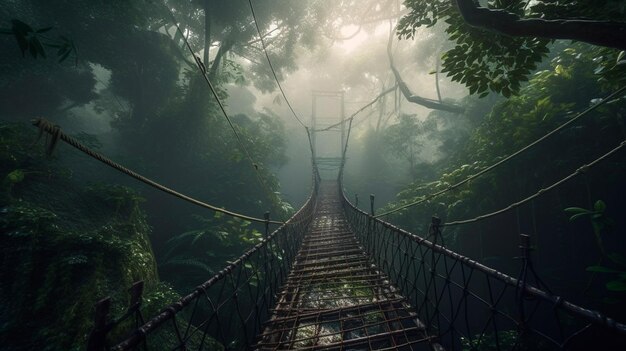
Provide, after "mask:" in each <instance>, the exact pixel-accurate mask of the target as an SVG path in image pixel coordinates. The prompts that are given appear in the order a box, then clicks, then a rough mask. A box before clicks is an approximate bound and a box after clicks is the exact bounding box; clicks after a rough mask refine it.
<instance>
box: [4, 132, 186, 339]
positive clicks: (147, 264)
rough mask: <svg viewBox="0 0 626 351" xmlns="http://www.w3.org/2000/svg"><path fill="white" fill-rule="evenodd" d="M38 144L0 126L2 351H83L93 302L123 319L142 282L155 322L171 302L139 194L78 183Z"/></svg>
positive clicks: (28, 136)
mask: <svg viewBox="0 0 626 351" xmlns="http://www.w3.org/2000/svg"><path fill="white" fill-rule="evenodd" d="M35 138H36V133H35V132H34V131H33V130H31V129H29V127H28V126H26V125H15V124H11V125H9V124H0V179H2V189H1V192H2V193H1V197H0V242H2V245H1V246H0V316H1V317H0V340H3V341H2V344H3V346H2V348H3V349H7V350H26V349H28V350H33V349H38V350H70V349H84V347H85V346H84V345H85V342H86V338H87V336H88V334H89V332H90V330H91V327H92V319H93V313H94V307H93V306H94V303H95V302H96V301H97V300H99V299H101V298H103V297H105V296H111V297H112V300H113V315H114V316H115V315H119V314H122V313H123V311H124V309H125V308H126V307H127V304H128V293H127V289H128V288H129V287H130V286H131V285H132V283H133V282H134V281H136V280H143V281H144V282H145V284H146V290H145V294H144V306H143V311H144V315H152V314H154V313H155V312H156V311H157V310H158V309H159V308H161V307H162V306H164V305H166V304H167V303H169V302H171V301H173V300H175V299H176V298H177V297H178V295H177V294H176V293H175V292H174V291H173V290H172V289H171V288H170V287H169V286H168V285H167V284H164V283H161V282H159V278H158V274H157V269H156V261H155V258H154V255H153V253H152V249H151V245H150V241H149V235H150V227H149V226H148V224H147V222H146V220H145V215H144V213H143V211H142V210H141V208H140V207H139V203H140V202H141V197H140V196H139V195H138V194H137V193H135V192H134V191H132V190H131V189H129V188H126V187H122V186H115V185H110V184H106V183H93V184H89V182H88V181H87V182H86V181H85V180H84V179H81V180H78V179H75V178H74V177H73V176H72V172H71V171H69V170H68V169H66V168H64V167H63V166H62V162H59V160H55V159H54V158H52V159H51V158H47V157H45V156H44V155H43V148H42V147H41V145H39V146H32V143H33V141H34V139H35ZM77 166H78V167H79V166H80V165H77Z"/></svg>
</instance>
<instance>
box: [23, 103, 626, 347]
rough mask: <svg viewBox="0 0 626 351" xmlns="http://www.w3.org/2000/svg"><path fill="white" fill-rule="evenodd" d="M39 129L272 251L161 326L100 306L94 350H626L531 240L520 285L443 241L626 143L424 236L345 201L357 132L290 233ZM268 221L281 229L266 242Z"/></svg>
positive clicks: (137, 294)
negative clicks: (255, 232)
mask: <svg viewBox="0 0 626 351" xmlns="http://www.w3.org/2000/svg"><path fill="white" fill-rule="evenodd" d="M604 101H608V99H606V100H604ZM348 122H349V123H350V126H351V125H352V123H351V122H352V119H350V120H348ZM34 124H35V125H36V126H37V127H38V128H39V129H40V133H41V134H43V133H46V135H47V136H50V137H51V138H50V139H49V140H48V142H49V143H48V151H49V152H51V151H52V148H54V145H55V144H57V143H58V141H59V140H61V141H63V142H65V143H67V144H69V145H71V146H73V147H74V148H76V149H78V150H80V151H82V152H84V153H86V154H87V155H89V156H91V157H93V158H95V159H97V160H99V161H101V162H103V163H105V164H106V165H108V166H110V167H113V168H115V169H117V170H118V171H120V172H123V173H125V174H127V175H129V176H131V177H133V178H135V179H137V180H139V181H142V182H144V183H146V184H148V185H151V186H153V187H154V188H156V189H158V190H160V191H164V192H167V193H169V194H171V195H173V196H176V197H179V198H181V199H183V200H185V201H188V202H191V203H194V204H196V205H198V206H201V207H204V208H207V209H210V210H213V211H219V212H222V213H224V214H226V215H230V216H235V217H239V218H244V219H247V220H251V221H255V222H259V223H264V224H265V225H266V228H268V230H267V234H266V237H265V238H264V239H263V241H262V242H260V243H259V244H257V245H256V246H254V247H253V248H251V249H250V250H249V251H247V252H245V253H244V254H243V255H242V256H240V257H239V258H238V259H236V260H235V261H233V262H230V263H228V265H227V266H226V267H224V269H223V270H221V271H220V272H218V273H217V274H216V275H214V276H213V277H211V278H210V279H209V280H207V281H206V282H205V283H203V284H201V285H199V286H198V287H197V288H196V289H194V291H193V292H191V293H190V294H188V295H187V296H185V297H183V298H182V299H180V300H179V301H177V302H175V303H173V304H171V305H170V306H167V307H166V308H164V309H163V310H162V311H161V312H160V313H159V314H157V315H155V316H151V317H149V318H144V317H148V316H143V314H142V310H141V299H142V297H141V294H142V290H143V286H142V284H141V283H140V282H138V283H137V284H135V285H133V287H132V288H131V289H130V293H131V297H130V304H129V307H128V309H127V311H126V313H124V314H123V315H122V316H121V317H119V318H111V316H110V315H111V313H110V309H111V306H110V305H111V302H110V299H108V298H106V299H103V300H100V301H98V303H97V304H96V309H95V310H96V313H95V319H94V329H93V331H92V333H91V334H90V336H89V341H88V345H87V348H88V350H107V349H113V350H131V349H145V350H147V349H156V350H188V349H192V350H220V349H225V350H245V349H259V350H281V349H305V350H320V349H324V350H362V349H379V350H537V349H539V350H544V349H545V350H562V349H572V348H581V347H582V349H585V348H586V349H589V348H591V347H596V346H598V345H599V344H608V345H612V346H614V345H617V346H616V347H615V348H616V349H626V325H624V324H622V323H618V322H616V321H614V320H612V319H610V318H607V317H606V316H604V315H602V314H601V313H599V312H597V311H592V310H588V309H585V308H583V307H580V306H577V305H574V304H572V303H570V302H568V301H566V300H564V299H563V298H561V297H559V296H555V295H553V294H552V293H551V292H550V291H549V290H548V289H547V288H546V286H545V285H544V284H543V283H542V281H541V279H540V278H539V277H538V276H537V274H536V273H535V271H534V269H533V265H532V260H531V256H530V244H529V238H528V237H527V236H522V237H521V242H520V250H521V255H520V259H521V270H520V274H519V276H518V277H511V276H508V275H505V274H503V273H501V272H499V271H497V270H494V269H492V268H489V267H487V266H484V265H482V264H480V263H478V262H476V261H473V260H471V259H469V258H467V257H464V256H462V255H460V254H458V253H456V252H453V251H451V250H449V249H447V248H445V247H444V245H443V242H442V237H441V231H440V229H441V228H442V227H443V226H449V225H455V224H463V223H465V222H474V221H476V220H480V219H481V218H483V217H485V216H492V215H494V214H497V213H501V212H503V211H508V210H509V209H511V208H513V206H516V205H517V204H519V203H522V202H525V201H528V199H533V198H535V197H538V196H540V195H541V194H544V193H545V192H546V191H548V190H550V189H553V188H555V187H558V186H560V185H561V184H563V183H564V182H566V181H568V180H569V179H572V178H573V177H575V176H577V175H579V174H581V173H584V172H586V171H587V170H588V169H590V168H591V167H593V166H595V165H596V164H598V163H599V162H601V161H603V160H605V159H607V158H608V157H611V156H612V155H614V154H616V153H617V152H618V151H620V150H621V149H623V148H626V142H622V143H620V144H619V145H618V146H616V147H615V148H614V149H612V150H610V151H608V152H607V153H605V154H604V155H602V156H600V157H599V158H597V159H596V160H594V161H592V162H590V163H588V164H585V165H582V166H581V167H580V168H578V169H577V170H576V171H575V172H574V173H572V174H570V175H569V176H567V177H565V178H563V179H562V180H560V181H558V182H557V183H554V184H553V185H551V186H549V187H547V188H544V189H541V190H540V191H539V192H538V193H537V194H535V195H532V196H530V197H528V198H527V199H524V200H522V201H520V202H519V203H515V204H513V205H511V206H508V207H506V208H504V209H502V210H499V211H496V212H494V213H493V214H488V215H483V216H479V217H477V218H474V219H470V220H462V221H454V222H448V223H441V221H439V220H438V219H437V218H433V222H432V224H431V226H430V230H429V233H428V235H427V236H426V237H421V236H417V235H415V234H412V233H410V232H407V231H404V230H402V229H399V228H397V227H395V226H394V225H392V224H390V223H388V222H384V221H382V220H381V219H380V217H382V216H384V215H386V213H385V214H382V215H378V216H376V215H374V212H373V209H372V211H371V213H365V212H363V211H361V210H359V209H358V208H357V207H356V206H354V205H352V204H351V203H350V201H349V200H348V199H347V197H346V196H345V195H344V194H343V193H342V191H341V189H343V187H342V185H341V181H342V178H343V177H342V175H343V168H344V165H345V161H346V153H347V148H348V143H347V139H349V136H350V131H351V128H349V129H348V134H347V136H348V138H347V139H346V143H345V145H344V148H343V150H342V157H341V158H340V159H337V160H333V162H335V163H338V166H339V176H338V181H337V182H330V183H327V182H324V183H322V182H321V178H320V175H319V172H318V166H317V163H316V162H315V160H316V159H315V158H313V163H312V166H313V168H312V169H313V172H312V174H313V175H312V177H313V182H312V183H313V187H312V192H311V196H310V198H309V199H308V200H307V202H306V203H305V205H304V206H303V207H302V208H301V209H300V210H299V211H298V212H297V213H296V214H295V215H294V216H293V217H292V218H290V219H289V220H287V221H286V222H284V223H283V222H276V221H270V220H269V218H268V217H266V218H264V219H262V218H255V217H250V216H246V215H243V214H239V213H236V212H232V211H228V210H225V209H222V208H219V207H217V206H214V205H210V204H207V203H204V202H202V201H200V200H197V199H194V198H192V197H190V196H187V195H184V194H181V193H178V192H176V191H174V190H173V189H170V188H168V187H166V186H164V185H161V184H159V183H157V182H154V181H152V180H150V179H148V178H146V177H144V176H142V175H139V174H137V173H135V172H134V171H132V170H130V169H128V168H126V167H124V166H122V165H119V164H117V163H115V162H113V161H112V160H110V159H108V158H106V157H105V156H103V155H101V154H99V153H96V152H94V151H93V150H90V149H89V148H87V147H86V146H85V145H83V144H81V143H80V142H79V141H78V140H76V139H75V138H72V137H70V136H68V135H66V134H64V133H63V132H62V131H61V130H60V128H59V127H58V126H54V125H53V124H51V123H50V122H47V121H45V120H43V119H38V120H36V121H34ZM307 132H308V130H307ZM307 134H308V133H307ZM308 135H310V134H308ZM542 140H543V139H542ZM310 144H311V143H310ZM524 150H527V148H526V149H524ZM519 154H520V153H519V152H518V153H516V155H519ZM312 155H314V153H313V152H312ZM320 161H323V159H321V158H320ZM322 165H323V162H322ZM497 165H499V164H497ZM494 167H495V166H493V167H490V168H488V169H487V170H491V169H493V168H494ZM481 174H484V172H483V173H481ZM447 190H448V189H446V191H447ZM437 195H438V194H437V193H436V194H432V195H430V196H432V197H434V196H437ZM419 201H422V200H419ZM419 201H418V202H419ZM415 204H417V202H416V203H412V204H409V205H408V206H413V205H415ZM406 207H407V206H403V207H402V209H403V208H406ZM270 224H277V225H280V227H278V228H277V229H276V230H274V231H273V232H272V233H269V225H270ZM581 345H582V346H581Z"/></svg>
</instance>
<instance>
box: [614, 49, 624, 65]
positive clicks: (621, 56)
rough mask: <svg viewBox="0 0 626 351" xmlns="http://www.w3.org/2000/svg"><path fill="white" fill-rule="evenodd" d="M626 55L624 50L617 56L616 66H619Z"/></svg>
mask: <svg viewBox="0 0 626 351" xmlns="http://www.w3.org/2000/svg"><path fill="white" fill-rule="evenodd" d="M624 54H626V51H624V50H622V51H620V52H619V54H618V55H617V59H616V60H615V64H616V65H617V64H619V62H620V61H621V60H622V58H624Z"/></svg>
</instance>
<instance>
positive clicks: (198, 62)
mask: <svg viewBox="0 0 626 351" xmlns="http://www.w3.org/2000/svg"><path fill="white" fill-rule="evenodd" d="M166 8H167V11H168V12H169V14H170V16H171V19H172V21H173V22H174V25H175V26H176V30H177V31H178V32H179V33H180V35H181V36H182V38H183V41H184V42H185V46H186V47H187V49H188V50H189V53H190V54H191V56H193V58H194V60H195V62H196V66H197V67H198V70H199V71H200V74H201V75H202V78H204V81H205V82H206V84H207V85H208V87H209V89H210V90H211V94H212V95H213V97H214V98H215V101H217V104H218V105H219V108H220V110H221V111H222V114H223V115H224V118H226V121H227V122H228V125H229V126H230V129H231V130H232V131H233V134H234V135H235V138H236V140H237V143H238V144H239V146H240V147H241V149H242V150H243V151H244V153H245V155H246V157H247V158H248V160H249V161H250V163H251V165H252V168H253V169H254V172H255V174H256V177H257V179H258V181H259V183H260V184H261V186H262V187H263V188H264V190H265V191H266V192H267V195H268V196H269V199H270V201H271V202H273V200H274V199H275V198H274V197H275V194H274V193H273V192H272V191H271V190H270V189H269V186H268V185H267V183H266V182H265V180H264V179H263V177H262V176H261V174H260V171H259V164H258V163H257V162H255V161H254V159H253V158H252V155H251V154H250V152H249V151H248V148H247V147H246V145H245V144H244V142H243V140H242V139H241V136H240V135H239V132H237V128H235V125H234V124H233V122H232V121H231V119H230V117H229V116H228V113H227V112H226V108H225V107H224V104H223V103H222V100H221V99H220V98H219V96H218V95H217V91H216V90H215V87H214V86H213V83H211V80H210V79H209V76H208V75H207V71H206V66H205V65H204V64H203V63H202V60H201V59H200V58H199V57H198V56H196V54H195V52H194V51H193V49H192V48H191V45H190V44H189V40H187V37H186V36H185V34H184V33H183V31H182V30H181V29H180V26H179V25H178V21H177V20H176V17H175V16H174V13H173V12H172V10H171V9H170V8H168V7H167V6H166Z"/></svg>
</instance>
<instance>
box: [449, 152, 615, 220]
mask: <svg viewBox="0 0 626 351" xmlns="http://www.w3.org/2000/svg"><path fill="white" fill-rule="evenodd" d="M624 146H626V140H624V141H622V142H621V143H620V144H619V145H618V146H616V147H615V148H614V149H612V150H611V151H609V152H607V153H606V154H604V155H602V156H600V157H598V158H597V159H595V160H593V161H592V162H591V163H588V164H586V165H582V166H580V167H578V169H576V171H574V172H573V173H571V174H570V175H568V176H567V177H565V178H562V179H561V180H559V181H557V182H556V183H553V184H552V185H550V186H548V187H545V188H542V189H540V190H539V191H537V192H536V193H534V194H533V195H531V196H529V197H527V198H525V199H522V200H520V201H517V202H514V203H512V204H510V205H509V206H507V207H504V208H501V209H499V210H497V211H493V212H490V213H487V214H483V215H480V216H476V217H474V218H471V219H464V220H457V221H452V222H447V223H444V224H442V225H441V226H446V227H451V226H455V225H460V224H467V223H473V222H478V221H481V220H483V219H487V218H490V217H493V216H496V215H499V214H501V213H504V212H507V211H510V210H512V209H514V208H516V207H519V206H521V205H523V204H525V203H527V202H529V201H531V200H534V199H536V198H538V197H539V196H541V195H543V194H545V193H547V192H548V191H550V190H553V189H555V188H557V187H559V186H561V185H562V184H564V183H566V182H567V181H569V180H571V179H573V178H575V177H577V176H579V175H581V174H584V173H585V172H587V171H588V170H589V169H591V168H592V167H593V166H595V165H597V164H598V163H600V162H602V161H604V160H605V159H606V158H608V157H610V156H611V155H613V154H615V153H616V152H617V151H619V150H620V149H622V148H623V147H624Z"/></svg>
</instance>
